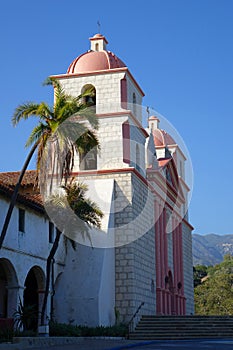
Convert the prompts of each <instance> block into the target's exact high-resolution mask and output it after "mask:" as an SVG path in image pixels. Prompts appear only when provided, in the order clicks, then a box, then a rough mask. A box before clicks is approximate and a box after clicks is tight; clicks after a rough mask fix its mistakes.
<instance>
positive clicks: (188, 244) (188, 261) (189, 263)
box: [182, 222, 194, 315]
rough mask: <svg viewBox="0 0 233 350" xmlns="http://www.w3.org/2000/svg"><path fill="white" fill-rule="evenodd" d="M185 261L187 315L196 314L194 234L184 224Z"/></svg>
mask: <svg viewBox="0 0 233 350" xmlns="http://www.w3.org/2000/svg"><path fill="white" fill-rule="evenodd" d="M182 239H183V259H184V294H185V297H186V314H187V315H191V314H194V290H193V255H192V232H191V229H190V227H189V226H188V225H187V224H186V223H185V222H183V223H182Z"/></svg>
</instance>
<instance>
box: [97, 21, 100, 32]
mask: <svg viewBox="0 0 233 350" xmlns="http://www.w3.org/2000/svg"><path fill="white" fill-rule="evenodd" d="M97 25H98V32H99V33H100V21H99V20H98V21H97Z"/></svg>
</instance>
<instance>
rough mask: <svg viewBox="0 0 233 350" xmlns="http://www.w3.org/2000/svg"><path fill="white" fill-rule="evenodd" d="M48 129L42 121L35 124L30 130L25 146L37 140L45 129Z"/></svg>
mask: <svg viewBox="0 0 233 350" xmlns="http://www.w3.org/2000/svg"><path fill="white" fill-rule="evenodd" d="M46 130H47V131H49V129H48V126H47V125H44V124H43V123H39V124H38V125H36V126H35V128H34V129H33V130H32V132H31V134H30V136H29V138H28V140H27V142H26V144H25V147H29V146H31V145H32V144H33V143H35V142H37V141H38V140H39V139H40V137H42V135H43V134H44V133H45V131H46Z"/></svg>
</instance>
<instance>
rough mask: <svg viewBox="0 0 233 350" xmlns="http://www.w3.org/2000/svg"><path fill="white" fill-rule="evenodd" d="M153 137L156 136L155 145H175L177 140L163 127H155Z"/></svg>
mask: <svg viewBox="0 0 233 350" xmlns="http://www.w3.org/2000/svg"><path fill="white" fill-rule="evenodd" d="M153 137H154V143H155V146H157V147H158V146H171V145H175V144H176V142H175V140H174V139H173V137H172V136H171V135H170V134H168V133H167V132H166V131H164V130H161V129H154V130H153Z"/></svg>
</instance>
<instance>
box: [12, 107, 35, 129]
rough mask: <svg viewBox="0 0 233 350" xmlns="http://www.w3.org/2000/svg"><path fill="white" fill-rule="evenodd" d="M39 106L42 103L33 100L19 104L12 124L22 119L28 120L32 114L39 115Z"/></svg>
mask: <svg viewBox="0 0 233 350" xmlns="http://www.w3.org/2000/svg"><path fill="white" fill-rule="evenodd" d="M39 106H40V104H38V103H33V102H25V103H23V104H21V105H19V106H18V107H17V108H16V109H15V111H14V114H13V117H12V124H13V125H14V126H15V125H17V124H18V122H19V121H20V120H21V119H24V120H27V119H28V118H29V117H31V116H38V114H37V111H38V108H39Z"/></svg>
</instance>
